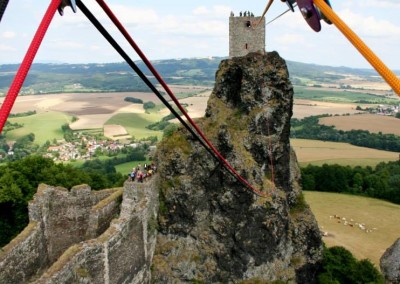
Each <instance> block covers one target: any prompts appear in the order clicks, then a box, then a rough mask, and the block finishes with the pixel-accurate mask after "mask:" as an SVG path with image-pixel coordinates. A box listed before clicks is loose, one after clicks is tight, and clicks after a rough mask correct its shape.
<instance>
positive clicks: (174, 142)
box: [161, 131, 192, 156]
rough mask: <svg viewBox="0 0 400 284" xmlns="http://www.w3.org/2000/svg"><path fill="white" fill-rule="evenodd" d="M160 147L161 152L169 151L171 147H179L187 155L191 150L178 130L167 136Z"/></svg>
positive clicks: (190, 146)
mask: <svg viewBox="0 0 400 284" xmlns="http://www.w3.org/2000/svg"><path fill="white" fill-rule="evenodd" d="M161 147H162V149H163V151H162V153H163V154H166V153H168V152H170V151H171V149H179V150H180V151H181V152H182V153H183V154H184V155H186V156H187V155H189V154H190V153H191V151H192V145H191V144H190V143H189V142H188V140H187V138H186V137H185V135H183V134H182V133H181V132H180V131H175V132H174V133H172V134H171V135H170V136H169V137H167V138H165V139H164V140H163V143H162V146H161Z"/></svg>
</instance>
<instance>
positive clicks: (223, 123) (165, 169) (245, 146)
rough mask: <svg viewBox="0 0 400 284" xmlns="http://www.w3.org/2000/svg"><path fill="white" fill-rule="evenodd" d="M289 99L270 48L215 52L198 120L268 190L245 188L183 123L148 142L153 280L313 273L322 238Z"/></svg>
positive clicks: (302, 278)
mask: <svg viewBox="0 0 400 284" xmlns="http://www.w3.org/2000/svg"><path fill="white" fill-rule="evenodd" d="M292 106H293V88H292V85H291V83H290V81H289V76H288V71H287V68H286V64H285V61H284V60H283V59H282V58H280V57H279V55H278V54H277V53H276V52H272V53H267V54H266V55H262V54H259V53H252V54H249V55H247V56H245V57H238V58H233V59H228V60H224V61H222V62H221V64H220V67H219V70H218V71H217V74H216V84H215V87H214V90H213V93H212V94H211V96H210V99H209V101H208V105H207V110H206V117H205V118H203V119H201V120H200V121H199V122H198V123H199V125H200V128H201V129H203V130H204V132H205V133H206V135H207V137H209V138H210V140H211V141H212V143H213V144H214V145H216V146H217V148H218V149H219V150H220V151H221V153H222V155H224V157H225V158H226V159H227V160H228V161H229V162H230V163H231V165H232V166H233V167H234V168H235V169H236V170H237V171H238V172H239V173H240V174H241V175H242V176H243V177H244V178H245V179H247V180H248V182H249V183H251V184H252V185H254V186H255V187H257V188H258V189H259V190H261V191H262V192H263V193H264V194H267V195H269V198H260V197H257V196H256V195H254V194H253V193H252V192H251V191H249V190H247V189H246V188H245V187H244V186H243V185H242V184H240V183H239V182H238V181H237V180H236V179H235V178H234V177H233V176H232V175H230V174H229V173H227V171H226V170H224V169H222V167H221V166H220V165H218V163H217V162H216V161H215V159H213V158H212V157H211V156H210V155H209V154H208V152H207V151H205V150H204V149H203V148H202V147H201V146H200V145H198V144H197V143H195V142H193V140H192V139H191V138H190V137H189V136H188V134H187V133H186V132H184V131H183V130H178V131H177V132H176V133H174V134H173V135H171V136H170V137H168V138H167V139H166V140H165V141H163V142H162V143H161V145H160V146H159V147H158V152H157V164H158V165H159V169H160V171H159V172H160V185H159V187H160V215H159V234H158V238H157V241H158V244H157V247H156V254H155V256H154V263H153V268H154V270H153V278H154V280H155V281H156V282H160V283H161V282H163V283H185V282H187V283H190V282H193V281H200V282H205V283H211V282H224V283H225V282H237V281H242V280H246V279H247V280H264V281H274V280H283V281H297V282H299V283H312V282H313V281H314V280H315V279H314V278H313V277H314V274H315V273H314V272H315V270H316V269H317V266H318V265H317V263H318V261H319V260H320V259H321V253H322V242H321V237H320V232H319V229H318V226H317V224H316V221H315V218H314V216H313V215H312V213H311V211H310V209H309V208H308V206H307V205H306V204H305V203H304V199H303V198H302V195H301V190H300V186H299V178H300V173H299V169H298V166H297V161H296V156H295V154H294V152H293V151H292V150H291V148H290V143H289V131H290V118H291V116H292ZM172 145H173V146H172ZM171 146H172V147H171Z"/></svg>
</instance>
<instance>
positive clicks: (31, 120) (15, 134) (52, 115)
mask: <svg viewBox="0 0 400 284" xmlns="http://www.w3.org/2000/svg"><path fill="white" fill-rule="evenodd" d="M71 118H72V117H71V116H70V115H67V114H64V113H60V112H53V111H48V112H42V113H38V114H35V115H31V116H25V117H15V118H10V119H9V120H10V121H11V122H13V123H15V122H17V123H20V124H23V125H24V126H23V127H22V128H18V129H15V130H12V131H9V132H7V135H6V137H7V140H16V139H18V138H20V137H22V136H25V135H28V134H29V133H34V134H35V143H36V144H39V145H42V144H44V143H45V142H46V141H47V140H49V141H52V140H53V139H54V138H55V139H62V138H63V132H62V130H61V126H62V125H63V124H65V123H69V122H70V121H71Z"/></svg>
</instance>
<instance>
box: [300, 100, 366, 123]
mask: <svg viewBox="0 0 400 284" xmlns="http://www.w3.org/2000/svg"><path fill="white" fill-rule="evenodd" d="M358 105H359V104H358ZM356 107H357V104H350V103H331V102H320V101H312V100H304V99H295V100H294V104H293V117H294V118H299V119H302V118H305V117H307V116H311V115H321V114H332V115H335V114H338V115H342V114H347V113H349V114H353V113H359V112H360V111H359V110H356Z"/></svg>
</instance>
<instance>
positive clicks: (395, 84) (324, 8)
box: [314, 0, 400, 96]
mask: <svg viewBox="0 0 400 284" xmlns="http://www.w3.org/2000/svg"><path fill="white" fill-rule="evenodd" d="M314 3H315V5H316V6H317V7H318V8H319V9H320V11H321V12H322V13H323V14H324V15H325V16H326V17H327V18H328V19H329V20H330V21H331V22H332V23H333V24H334V25H335V26H336V27H337V28H338V29H339V30H340V31H341V32H342V34H343V35H344V36H345V37H346V38H347V39H348V40H349V41H350V42H351V43H352V44H353V46H354V47H355V48H356V49H357V50H358V51H359V52H360V53H361V54H362V55H363V56H364V58H365V59H366V60H367V61H368V62H369V63H370V64H371V65H372V66H373V67H374V68H375V70H376V71H377V72H378V73H379V74H380V75H381V76H382V77H383V78H384V79H385V80H386V82H387V83H388V84H389V85H390V86H391V87H392V89H393V90H394V91H395V93H396V94H397V95H398V96H400V80H399V78H397V76H396V75H395V74H394V73H393V72H392V71H391V70H390V69H389V68H388V67H387V66H386V65H385V64H384V63H383V62H382V61H381V60H380V59H379V58H378V56H376V55H375V53H374V52H373V51H372V50H371V49H370V48H369V47H368V46H367V45H366V44H365V43H364V42H363V41H362V40H361V39H360V38H359V37H358V36H357V35H356V33H355V32H354V31H352V30H351V29H350V28H349V27H348V26H347V25H346V24H345V23H344V22H343V21H342V20H341V19H340V18H339V16H338V15H337V14H336V13H335V12H334V11H333V10H332V8H331V7H329V5H328V4H327V3H326V2H325V1H324V0H314Z"/></svg>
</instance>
